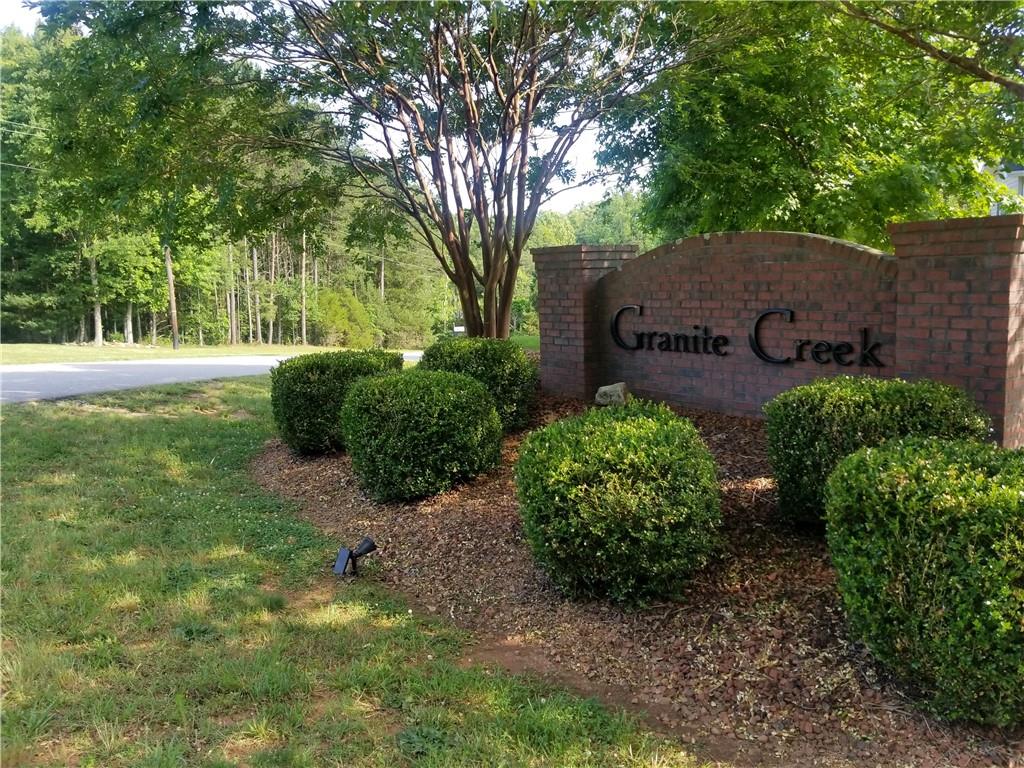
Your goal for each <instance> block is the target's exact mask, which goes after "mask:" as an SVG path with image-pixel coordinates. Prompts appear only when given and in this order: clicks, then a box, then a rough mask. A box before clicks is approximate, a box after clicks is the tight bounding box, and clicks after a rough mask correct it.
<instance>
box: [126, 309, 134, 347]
mask: <svg viewBox="0 0 1024 768" xmlns="http://www.w3.org/2000/svg"><path fill="white" fill-rule="evenodd" d="M133 320H134V318H133V317H132V303H131V302H130V301H129V302H128V308H127V309H126V310H125V311H124V343H125V344H131V345H133V346H134V345H135V329H134V328H133V327H132V322H133Z"/></svg>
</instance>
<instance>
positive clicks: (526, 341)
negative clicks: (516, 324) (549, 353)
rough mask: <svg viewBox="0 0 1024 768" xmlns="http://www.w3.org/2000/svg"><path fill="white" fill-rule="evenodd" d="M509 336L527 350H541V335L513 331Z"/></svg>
mask: <svg viewBox="0 0 1024 768" xmlns="http://www.w3.org/2000/svg"><path fill="white" fill-rule="evenodd" d="M509 338H510V339H512V341H514V342H515V343H516V344H518V345H519V346H520V347H522V348H523V349H525V350H529V351H533V352H540V336H527V335H525V334H521V333H513V334H512V335H511V336H509Z"/></svg>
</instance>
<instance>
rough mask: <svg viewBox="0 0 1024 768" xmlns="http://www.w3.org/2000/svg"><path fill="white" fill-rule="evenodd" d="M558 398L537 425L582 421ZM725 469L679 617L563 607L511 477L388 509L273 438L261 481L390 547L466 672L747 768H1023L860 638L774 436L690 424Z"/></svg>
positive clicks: (257, 466) (1014, 738) (402, 588)
mask: <svg viewBox="0 0 1024 768" xmlns="http://www.w3.org/2000/svg"><path fill="white" fill-rule="evenodd" d="M584 407H585V405H584V404H583V403H582V402H580V401H575V400H564V399H554V398H550V397H543V398H542V400H541V403H540V408H539V409H538V415H537V417H536V420H535V421H536V424H544V423H550V422H552V421H554V420H556V419H558V418H561V417H562V416H565V415H567V414H570V413H574V412H578V411H580V410H582V409H583V408H584ZM679 412H680V413H681V414H683V415H685V416H687V417H689V418H690V419H692V420H693V421H694V423H695V424H696V425H697V427H698V428H699V429H700V431H701V434H702V435H703V437H704V440H705V441H706V442H707V444H708V446H709V447H710V449H711V451H712V453H713V454H714V455H715V459H716V460H717V462H718V466H719V469H720V478H721V486H722V512H723V517H724V519H725V535H726V539H727V547H726V552H725V554H724V556H723V557H722V558H721V559H720V560H718V561H717V562H716V563H714V564H713V565H712V566H711V567H709V568H707V569H706V570H705V571H704V572H703V573H701V574H700V575H698V577H697V578H696V579H695V580H694V581H693V582H691V584H690V585H689V587H688V589H687V590H686V592H685V594H684V595H683V596H682V598H681V599H680V600H679V601H677V602H670V603H663V604H658V605H652V606H649V607H647V608H644V609H642V610H626V609H622V608H619V607H616V606H614V605H610V604H607V603H603V602H587V603H580V602H573V601H570V600H567V599H565V598H563V597H562V596H561V595H560V594H559V593H558V592H557V591H556V590H555V589H554V587H553V586H552V584H551V582H550V581H549V580H548V578H547V577H546V575H545V574H544V573H543V571H541V570H540V569H539V568H537V566H535V565H534V562H533V558H532V557H531V555H530V551H529V548H528V546H527V544H526V542H525V541H524V539H523V535H522V529H521V525H520V521H519V516H518V511H517V504H516V500H515V487H514V483H513V478H512V469H511V468H512V466H513V465H514V462H515V458H516V455H517V450H518V445H519V442H520V440H521V436H512V437H509V438H508V439H507V440H506V442H505V445H504V449H503V456H502V459H503V461H502V466H501V468H500V469H498V470H495V471H494V472H491V473H490V474H488V475H486V476H485V477H482V478H479V479H477V480H476V481H474V482H472V483H470V484H468V485H465V486H463V487H461V488H459V489H457V490H455V491H452V492H450V493H446V494H443V495H441V496H437V497H434V498H431V499H426V500H424V501H422V502H419V503H416V504H378V503H375V502H373V501H371V500H369V499H367V498H366V497H365V496H364V495H363V493H362V492H361V491H360V490H359V487H358V484H357V482H356V479H355V476H354V475H353V472H352V468H351V464H350V461H349V458H348V457H347V456H344V455H336V456H328V457H323V458H316V459H303V458H299V457H296V456H294V455H293V454H291V453H290V452H289V451H288V450H287V448H285V447H284V446H283V445H282V444H281V443H279V442H277V441H274V442H271V443H270V444H268V446H267V448H266V450H265V451H264V452H263V454H262V455H261V456H259V457H258V458H257V460H256V461H255V463H254V465H253V475H254V477H255V478H256V479H257V480H258V482H259V483H260V484H261V485H262V486H263V487H264V488H267V489H269V490H272V491H274V492H276V493H278V494H281V495H283V496H285V497H288V498H292V499H296V500H298V501H299V502H301V507H302V510H303V514H304V516H305V517H306V518H307V519H308V520H310V521H312V522H313V523H315V524H316V525H318V526H320V527H321V528H323V529H324V530H326V531H328V532H329V533H331V534H332V535H335V536H336V537H337V539H338V541H339V542H340V543H344V542H354V541H356V540H358V538H359V537H360V536H362V535H364V534H370V535H372V536H373V537H374V539H375V540H376V542H377V544H378V545H379V546H380V552H379V554H378V555H375V558H376V559H377V563H376V568H375V569H374V572H373V576H372V578H375V579H379V580H380V581H382V582H384V583H386V584H387V585H389V586H390V587H392V588H394V589H396V590H398V591H399V592H401V593H403V594H404V595H405V596H406V597H407V598H408V599H409V600H410V601H411V602H412V604H413V605H415V606H417V607H418V608H419V609H420V610H422V611H423V612H424V613H430V614H435V615H438V616H440V617H444V618H445V619H447V620H449V621H453V622H454V623H455V624H456V625H458V626H460V627H463V628H466V629H468V630H470V631H472V632H473V633H474V636H475V637H476V638H477V643H476V645H475V646H474V647H473V649H472V650H471V652H470V654H469V655H470V657H471V659H467V661H470V660H471V661H473V662H482V663H491V664H497V665H501V666H504V667H507V668H510V669H513V670H515V671H533V672H536V673H539V674H542V675H544V676H546V677H549V678H553V679H555V680H556V681H558V682H559V683H562V684H565V685H568V686H569V687H571V688H574V689H576V690H578V691H581V692H583V693H586V694H590V695H596V696H598V697H599V698H602V699H604V700H606V701H608V702H610V703H612V704H614V705H618V706H623V707H625V708H626V709H630V710H632V711H634V712H636V713H638V714H639V715H640V716H642V717H643V718H644V719H645V720H646V721H647V722H648V723H649V724H651V725H653V726H654V727H655V728H656V729H657V730H659V731H661V732H663V733H668V734H671V735H673V736H675V737H677V738H681V739H682V740H683V741H685V742H688V743H691V744H694V745H695V747H694V748H695V751H696V752H697V754H699V755H701V756H702V757H704V758H706V759H711V760H722V761H726V762H728V763H730V764H733V765H737V766H748V765H750V766H752V765H779V766H866V765H877V766H883V765H884V766H922V767H924V766H928V767H929V768H931V766H972V767H973V766H978V767H979V768H980V767H981V766H993V765H995V766H1006V767H1007V768H1024V732H1022V731H1021V730H1020V729H1018V730H1017V731H1013V732H1011V731H1005V730H999V729H995V728H984V727H974V726H961V725H950V724H947V723H944V722H942V721H940V720H937V719H935V718H931V717H927V716H925V715H923V714H921V713H920V712H919V711H918V710H916V709H915V706H914V703H913V699H912V695H911V694H910V693H908V692H907V691H906V690H905V689H904V688H901V687H900V686H899V685H898V684H896V683H895V682H894V681H892V680H890V679H888V678H887V677H886V676H885V675H884V673H883V672H882V671H880V670H879V669H878V668H877V667H876V666H875V665H874V664H873V663H872V662H871V660H870V658H869V657H868V655H867V653H866V652H865V651H864V649H863V648H861V647H859V646H858V645H856V644H854V643H851V642H850V640H849V639H848V638H847V636H846V631H845V625H844V619H843V613H842V609H841V604H840V601H839V598H838V595H837V593H836V588H835V573H834V571H833V569H832V566H831V565H830V563H829V558H828V554H827V551H826V549H825V545H824V542H823V540H822V537H821V536H820V535H814V534H800V533H796V532H793V531H792V530H787V529H785V528H783V527H781V526H780V525H779V524H777V523H776V522H775V520H774V517H773V511H774V507H775V491H774V485H773V482H772V480H771V477H770V471H769V467H768V464H767V460H766V457H765V437H764V429H763V425H762V423H761V422H759V421H757V420H753V419H747V418H740V417H734V416H724V415H722V414H715V413H708V412H703V411H692V410H687V409H679Z"/></svg>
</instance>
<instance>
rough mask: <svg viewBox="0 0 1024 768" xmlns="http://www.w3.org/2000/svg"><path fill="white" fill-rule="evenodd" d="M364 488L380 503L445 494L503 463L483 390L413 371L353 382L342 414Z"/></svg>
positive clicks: (469, 382)
mask: <svg viewBox="0 0 1024 768" xmlns="http://www.w3.org/2000/svg"><path fill="white" fill-rule="evenodd" d="M341 424H342V430H343V432H344V434H345V444H346V445H347V446H348V450H349V453H350V454H351V456H352V466H353V468H354V469H355V471H356V474H357V475H358V476H359V480H360V482H361V483H362V485H363V487H364V488H365V489H366V490H367V491H368V492H369V493H370V494H371V495H373V496H374V497H376V498H377V499H380V500H382V501H385V500H391V499H398V500H407V499H415V498H420V497H422V496H430V495H432V494H435V493H440V492H441V491H446V490H448V489H449V488H451V487H452V486H453V485H455V484H456V483H457V482H459V481H460V480H466V479H468V478H471V477H475V476H476V475H478V474H480V473H481V472H483V471H485V470H487V469H490V468H491V467H493V466H495V465H496V464H497V463H498V456H499V454H500V451H501V421H500V420H499V419H498V413H497V411H496V410H495V408H494V400H493V399H492V398H491V396H490V395H489V394H488V393H487V390H486V389H484V385H483V384H481V383H480V382H478V381H477V380H476V379H472V378H470V377H469V376H463V375H462V374H459V373H448V372H446V371H421V370H418V369H416V370H411V371H407V372H405V373H402V374H398V375H392V376H374V377H372V378H367V379H362V380H361V381H358V382H356V383H355V384H354V385H353V386H352V389H351V391H350V392H349V395H348V397H347V398H346V399H345V404H344V405H343V406H342V409H341Z"/></svg>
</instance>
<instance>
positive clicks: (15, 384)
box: [0, 352, 422, 403]
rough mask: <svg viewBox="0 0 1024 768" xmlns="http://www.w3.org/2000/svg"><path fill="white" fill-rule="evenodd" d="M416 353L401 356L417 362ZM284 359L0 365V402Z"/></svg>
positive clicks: (201, 375)
mask: <svg viewBox="0 0 1024 768" xmlns="http://www.w3.org/2000/svg"><path fill="white" fill-rule="evenodd" d="M421 356H422V353H421V352H406V353H405V359H406V360H419V358H420V357H421ZM286 357H288V355H280V356H275V355H230V356H225V357H183V358H174V359H170V360H118V361H112V362H106V363H37V364H33V365H0V402H3V403H14V402H22V401H25V400H55V399H57V398H61V397H73V396H75V395H88V394H92V393H95V392H109V391H111V390H115V389H135V388H136V387H148V386H152V385H154V384H176V383H179V382H183V381H203V380H206V379H220V378H227V377H229V376H257V375H259V374H261V373H266V372H267V371H269V370H270V369H271V368H273V367H274V366H275V365H277V363H278V362H279V361H280V360H283V359H285V358H286Z"/></svg>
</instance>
